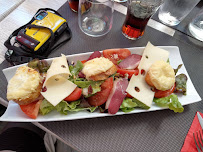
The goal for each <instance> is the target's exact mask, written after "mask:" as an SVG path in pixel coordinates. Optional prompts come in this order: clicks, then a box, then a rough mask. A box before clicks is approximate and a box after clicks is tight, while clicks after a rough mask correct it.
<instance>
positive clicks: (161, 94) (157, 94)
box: [154, 84, 176, 98]
mask: <svg viewBox="0 0 203 152" xmlns="http://www.w3.org/2000/svg"><path fill="white" fill-rule="evenodd" d="M175 87H176V86H175V84H174V85H173V86H172V87H171V89H169V90H166V91H161V90H157V89H155V90H154V91H155V95H154V97H155V98H163V97H167V96H169V95H171V94H172V93H173V92H174V90H175Z"/></svg>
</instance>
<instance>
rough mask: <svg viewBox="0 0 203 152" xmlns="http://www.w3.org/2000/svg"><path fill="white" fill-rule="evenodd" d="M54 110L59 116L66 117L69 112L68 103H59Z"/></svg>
mask: <svg viewBox="0 0 203 152" xmlns="http://www.w3.org/2000/svg"><path fill="white" fill-rule="evenodd" d="M55 108H56V110H57V111H58V112H60V113H61V114H64V115H67V114H68V111H69V110H70V107H69V106H68V103H67V102H66V101H64V100H63V101H61V102H60V103H59V104H57V105H56V107H55Z"/></svg>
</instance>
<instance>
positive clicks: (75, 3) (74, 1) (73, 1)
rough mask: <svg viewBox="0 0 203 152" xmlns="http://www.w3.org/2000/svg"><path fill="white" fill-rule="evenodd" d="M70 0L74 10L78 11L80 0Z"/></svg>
mask: <svg viewBox="0 0 203 152" xmlns="http://www.w3.org/2000/svg"><path fill="white" fill-rule="evenodd" d="M68 2H69V6H70V8H71V9H72V10H73V11H74V12H77V11H78V5H79V0H69V1H68Z"/></svg>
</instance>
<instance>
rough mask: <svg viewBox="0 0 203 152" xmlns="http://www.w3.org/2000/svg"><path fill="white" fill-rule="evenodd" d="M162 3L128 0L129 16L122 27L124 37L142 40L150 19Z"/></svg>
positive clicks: (159, 0)
mask: <svg viewBox="0 0 203 152" xmlns="http://www.w3.org/2000/svg"><path fill="white" fill-rule="evenodd" d="M162 2H163V1H162V0H128V9H127V15H126V19H125V21H124V24H123V26H122V33H123V35H124V36H125V37H127V38H128V39H131V40H136V39H139V38H141V37H142V36H143V34H144V31H145V27H146V25H147V23H148V21H149V19H150V17H151V16H152V15H153V14H154V13H155V12H156V11H157V9H158V8H159V6H160V5H161V4H162Z"/></svg>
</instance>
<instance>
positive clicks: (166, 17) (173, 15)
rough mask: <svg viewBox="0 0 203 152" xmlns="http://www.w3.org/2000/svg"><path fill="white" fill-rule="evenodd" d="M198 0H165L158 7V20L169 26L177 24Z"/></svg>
mask: <svg viewBox="0 0 203 152" xmlns="http://www.w3.org/2000/svg"><path fill="white" fill-rule="evenodd" d="M199 1H200V0H165V1H164V3H163V4H162V5H161V7H160V9H159V14H158V17H159V20H160V21H161V22H162V23H164V24H166V25H169V26H176V25H178V24H179V23H180V22H181V21H182V20H183V19H184V18H185V17H186V16H187V15H188V14H189V13H190V11H191V10H192V9H193V8H194V7H195V6H196V5H197V4H198V2H199Z"/></svg>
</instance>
